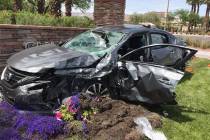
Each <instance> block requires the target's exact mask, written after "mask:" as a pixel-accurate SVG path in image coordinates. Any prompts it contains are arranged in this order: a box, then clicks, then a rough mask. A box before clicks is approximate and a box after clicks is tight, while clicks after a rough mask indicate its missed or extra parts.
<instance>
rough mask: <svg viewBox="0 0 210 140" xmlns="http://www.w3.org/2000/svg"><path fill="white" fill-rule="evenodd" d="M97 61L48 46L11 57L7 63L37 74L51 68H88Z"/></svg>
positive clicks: (24, 51)
mask: <svg viewBox="0 0 210 140" xmlns="http://www.w3.org/2000/svg"><path fill="white" fill-rule="evenodd" d="M96 60H98V58H97V57H96V56H93V55H90V54H87V53H84V52H77V51H73V50H71V49H67V48H63V47H58V46H56V45H54V44H48V45H44V46H38V47H34V48H30V49H26V50H23V51H21V52H19V53H17V54H15V55H13V56H11V57H10V58H9V59H8V61H7V63H8V65H9V66H11V67H13V68H15V69H18V70H21V71H25V72H31V73H37V72H41V71H42V70H44V69H50V68H54V69H63V68H65V69H66V68H81V67H87V66H90V65H91V64H93V63H94V62H95V61H96Z"/></svg>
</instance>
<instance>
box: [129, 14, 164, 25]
mask: <svg viewBox="0 0 210 140" xmlns="http://www.w3.org/2000/svg"><path fill="white" fill-rule="evenodd" d="M141 22H150V23H153V24H155V25H157V26H159V25H160V23H161V21H160V17H159V16H158V15H157V14H156V13H155V12H149V13H145V14H137V13H134V14H133V15H131V16H130V23H132V24H139V23H141Z"/></svg>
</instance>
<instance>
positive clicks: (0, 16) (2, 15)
mask: <svg viewBox="0 0 210 140" xmlns="http://www.w3.org/2000/svg"><path fill="white" fill-rule="evenodd" d="M11 16H12V12H8V11H0V24H11Z"/></svg>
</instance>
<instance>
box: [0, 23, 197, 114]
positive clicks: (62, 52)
mask: <svg viewBox="0 0 210 140" xmlns="http://www.w3.org/2000/svg"><path fill="white" fill-rule="evenodd" d="M183 45H184V44H183ZM183 45H182V44H178V42H177V39H176V37H175V36H173V35H171V34H170V33H168V32H165V31H163V30H160V29H157V28H150V27H147V26H141V25H138V26H134V25H123V26H106V27H98V28H95V29H91V30H89V31H86V32H84V33H81V34H80V35H78V36H76V37H74V38H73V39H71V40H70V41H67V42H65V43H64V44H62V45H60V46H57V45H52V44H48V45H42V46H37V47H34V48H30V49H26V50H23V51H21V52H19V53H17V54H15V55H13V56H11V57H10V58H9V59H8V61H7V66H6V67H5V69H4V70H3V72H2V75H1V86H0V87H1V88H0V89H1V93H2V94H3V96H4V98H5V100H7V101H8V102H9V103H11V104H14V105H15V106H17V107H19V108H22V109H26V110H34V111H36V110H43V111H45V110H56V109H57V108H59V106H60V105H61V104H62V100H63V99H65V98H67V97H69V96H72V95H74V94H78V93H81V94H82V95H84V96H86V97H87V98H92V97H94V96H98V95H99V96H103V95H110V96H111V97H115V98H118V99H125V100H128V101H132V102H142V103H148V104H163V103H172V102H174V101H175V91H174V89H175V86H176V85H177V83H178V82H179V81H180V80H181V78H182V77H183V75H184V72H183V70H184V68H185V65H186V62H187V61H188V60H190V59H191V58H192V57H193V55H194V54H195V53H196V52H197V51H196V50H194V49H191V48H187V47H186V46H183Z"/></svg>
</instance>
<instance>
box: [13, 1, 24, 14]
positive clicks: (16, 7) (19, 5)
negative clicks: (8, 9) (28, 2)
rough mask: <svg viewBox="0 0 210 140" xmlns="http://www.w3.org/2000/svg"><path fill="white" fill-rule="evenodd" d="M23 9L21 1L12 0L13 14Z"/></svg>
mask: <svg viewBox="0 0 210 140" xmlns="http://www.w3.org/2000/svg"><path fill="white" fill-rule="evenodd" d="M22 9H23V1H22V0H14V1H13V10H14V11H15V12H17V11H21V10H22Z"/></svg>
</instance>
